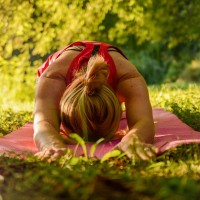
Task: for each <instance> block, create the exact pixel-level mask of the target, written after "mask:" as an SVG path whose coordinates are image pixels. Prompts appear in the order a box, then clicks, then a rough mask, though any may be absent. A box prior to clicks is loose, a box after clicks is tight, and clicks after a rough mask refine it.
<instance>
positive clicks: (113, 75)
mask: <svg viewBox="0 0 200 200" xmlns="http://www.w3.org/2000/svg"><path fill="white" fill-rule="evenodd" d="M72 46H84V49H83V50H82V51H81V52H80V53H79V54H78V55H77V56H76V57H75V58H74V60H73V61H72V63H71V64H70V67H69V70H68V72H67V77H66V80H67V83H66V84H67V85H68V84H70V83H71V82H72V81H73V78H74V72H75V71H78V70H79V69H81V67H82V66H84V64H85V63H87V62H88V60H89V59H90V57H91V56H92V55H94V54H96V53H98V54H99V55H101V56H102V57H103V58H104V59H105V61H106V62H107V64H108V66H109V71H110V73H109V76H108V82H109V84H110V86H111V87H112V88H113V89H114V90H116V88H117V71H116V66H115V63H114V61H113V59H112V57H111V56H110V55H109V53H108V48H113V49H115V50H116V51H117V52H119V53H121V54H122V55H123V56H124V57H125V58H126V59H127V57H126V56H125V55H124V54H123V52H122V51H121V50H120V49H119V48H117V47H115V46H112V45H110V44H105V43H102V42H96V41H83V42H74V43H72V44H70V45H68V46H66V47H65V48H63V49H61V50H59V51H57V52H55V53H53V54H52V55H50V56H49V57H48V59H47V60H46V61H45V62H44V63H43V64H42V66H41V67H39V69H38V72H37V75H38V77H40V76H41V74H42V73H43V72H44V71H45V69H46V68H47V67H48V66H49V65H50V64H51V63H53V62H54V61H55V60H56V59H57V58H58V57H59V56H60V55H61V54H62V53H63V52H64V51H66V50H67V49H68V48H69V47H72Z"/></svg>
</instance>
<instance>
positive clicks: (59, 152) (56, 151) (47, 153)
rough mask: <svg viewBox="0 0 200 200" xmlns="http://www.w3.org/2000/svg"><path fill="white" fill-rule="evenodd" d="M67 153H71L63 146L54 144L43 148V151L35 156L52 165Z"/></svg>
mask: <svg viewBox="0 0 200 200" xmlns="http://www.w3.org/2000/svg"><path fill="white" fill-rule="evenodd" d="M66 153H70V151H69V149H68V148H67V147H66V146H64V145H63V144H56V145H53V144H52V145H49V146H47V147H45V148H43V150H41V151H40V152H38V153H36V154H35V156H36V157H38V159H40V160H42V161H47V162H49V163H51V162H54V161H56V160H58V159H59V158H61V157H62V156H64V155H65V154H66Z"/></svg>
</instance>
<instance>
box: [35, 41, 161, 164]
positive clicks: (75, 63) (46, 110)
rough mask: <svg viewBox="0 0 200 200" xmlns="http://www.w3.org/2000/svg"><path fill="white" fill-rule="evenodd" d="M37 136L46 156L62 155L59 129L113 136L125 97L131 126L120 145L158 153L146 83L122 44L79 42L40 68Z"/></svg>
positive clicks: (89, 137) (90, 136)
mask: <svg viewBox="0 0 200 200" xmlns="http://www.w3.org/2000/svg"><path fill="white" fill-rule="evenodd" d="M38 77H39V78H38V81H37V88H36V98H35V114H34V140H35V143H36V145H37V147H38V149H39V153H37V154H36V155H37V156H38V157H39V158H40V159H42V160H49V161H52V160H55V159H57V158H59V157H60V156H62V155H63V154H64V153H65V152H66V150H67V145H66V144H65V143H64V141H63V138H62V137H61V135H60V134H59V133H60V126H61V124H62V126H63V127H64V131H65V134H69V133H70V132H76V133H78V134H79V135H81V136H82V137H83V138H84V139H85V140H86V141H94V140H97V139H98V138H101V137H104V138H105V139H107V140H109V139H112V138H113V137H114V135H115V132H116V131H117V128H118V125H119V122H120V117H121V110H120V103H121V102H125V106H126V118H127V124H128V131H127V134H126V135H125V136H123V138H122V140H121V142H120V143H119V144H118V146H117V148H119V149H121V150H122V151H124V152H126V153H127V155H128V156H129V157H131V156H133V155H134V156H135V155H136V156H137V157H139V158H141V159H143V160H147V159H149V158H151V157H154V156H155V155H156V153H157V152H158V150H157V149H156V148H155V147H154V146H153V145H152V143H153V141H154V123H153V117H152V108H151V105H150V101H149V95H148V90H147V86H146V83H145V81H144V79H143V77H142V76H141V74H140V73H139V72H138V71H137V69H136V68H135V67H134V66H133V65H132V64H131V63H130V62H129V61H128V59H127V58H126V56H125V55H124V54H123V53H122V52H121V50H120V49H118V48H117V47H114V46H112V45H109V44H105V43H101V42H93V41H87V42H75V43H73V44H71V45H68V46H67V47H65V48H64V49H62V50H60V51H58V52H56V53H54V54H53V55H51V56H50V57H49V58H48V60H47V61H46V62H45V63H44V64H43V65H42V66H41V67H40V68H39V70H38Z"/></svg>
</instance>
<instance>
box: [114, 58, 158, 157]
mask: <svg viewBox="0 0 200 200" xmlns="http://www.w3.org/2000/svg"><path fill="white" fill-rule="evenodd" d="M115 63H116V66H117V70H118V96H119V97H120V98H121V99H123V101H124V102H125V105H126V118H127V123H128V128H129V131H128V133H127V134H126V135H125V136H124V137H123V138H122V140H121V142H120V143H119V145H118V147H119V148H120V149H121V150H123V151H124V152H126V153H127V155H128V156H129V157H131V156H133V155H136V156H137V157H139V158H141V159H143V160H147V159H149V158H151V157H154V156H155V155H156V154H157V153H158V149H157V148H156V147H155V146H154V145H153V143H154V135H155V129H154V121H153V115H152V107H151V104H150V99H149V93H148V88H147V85H146V82H145V80H144V78H143V77H142V75H141V74H140V73H139V72H138V71H137V69H136V68H135V67H134V65H132V64H131V63H130V62H129V61H128V60H126V59H124V58H120V57H118V58H116V57H115Z"/></svg>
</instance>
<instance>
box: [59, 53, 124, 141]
mask: <svg viewBox="0 0 200 200" xmlns="http://www.w3.org/2000/svg"><path fill="white" fill-rule="evenodd" d="M82 71H83V70H82ZM108 73H109V69H108V65H107V63H106V62H105V61H104V59H103V57H101V56H95V57H92V58H91V59H90V60H89V62H88V66H87V70H85V73H82V74H81V73H80V72H79V77H76V78H75V80H74V81H73V82H72V83H71V84H70V85H69V86H68V87H67V89H66V91H65V93H64V94H63V97H62V99H61V103H60V109H61V120H62V123H63V125H64V126H65V127H68V128H69V129H71V130H72V131H73V132H75V133H77V134H79V135H80V136H82V137H83V138H84V140H86V141H88V140H89V141H94V140H98V139H99V138H102V137H104V138H105V139H109V138H110V137H112V135H113V134H114V133H115V132H116V130H117V128H118V125H119V121H120V118H121V106H120V103H119V100H118V98H117V96H116V95H115V93H114V92H113V90H112V89H111V88H110V87H109V86H108V83H107V77H108Z"/></svg>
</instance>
